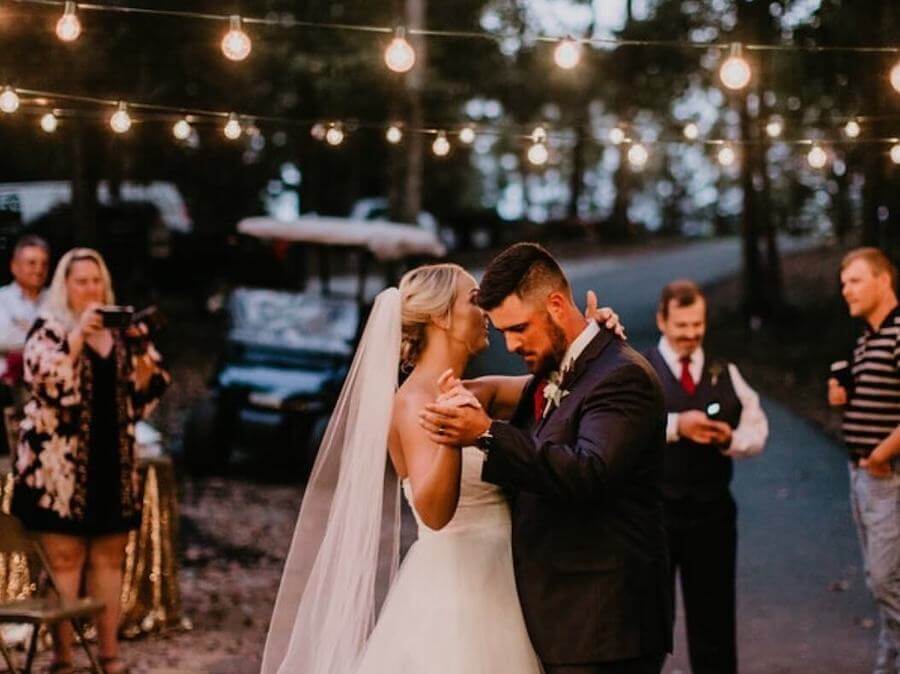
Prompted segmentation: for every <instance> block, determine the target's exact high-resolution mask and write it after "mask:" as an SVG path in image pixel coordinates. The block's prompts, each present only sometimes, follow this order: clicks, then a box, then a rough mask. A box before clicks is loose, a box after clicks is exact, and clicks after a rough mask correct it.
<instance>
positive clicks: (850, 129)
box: [844, 119, 862, 139]
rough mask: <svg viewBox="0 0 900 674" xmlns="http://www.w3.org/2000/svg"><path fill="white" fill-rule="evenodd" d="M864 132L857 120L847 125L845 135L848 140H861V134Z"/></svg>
mask: <svg viewBox="0 0 900 674" xmlns="http://www.w3.org/2000/svg"><path fill="white" fill-rule="evenodd" d="M861 132H862V127H861V126H860V125H859V122H857V121H856V120H855V119H851V120H850V121H849V122H847V124H845V125H844V135H846V136H847V138H851V139H853V138H859V134H860V133H861Z"/></svg>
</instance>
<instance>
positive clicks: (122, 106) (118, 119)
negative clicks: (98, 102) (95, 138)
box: [109, 101, 131, 133]
mask: <svg viewBox="0 0 900 674" xmlns="http://www.w3.org/2000/svg"><path fill="white" fill-rule="evenodd" d="M109 126H110V128H112V130H113V131H115V132H116V133H126V132H127V131H128V129H130V128H131V115H129V114H128V104H127V103H125V101H119V105H118V109H117V110H116V111H115V112H114V113H113V114H112V116H111V117H110V118H109Z"/></svg>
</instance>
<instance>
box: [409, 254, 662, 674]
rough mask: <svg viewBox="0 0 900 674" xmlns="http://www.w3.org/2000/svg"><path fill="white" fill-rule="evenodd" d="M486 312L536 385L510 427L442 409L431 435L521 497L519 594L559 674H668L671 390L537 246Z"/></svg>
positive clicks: (488, 300) (516, 521) (544, 656)
mask: <svg viewBox="0 0 900 674" xmlns="http://www.w3.org/2000/svg"><path fill="white" fill-rule="evenodd" d="M478 298H479V304H480V305H481V307H482V308H483V309H485V310H486V311H487V312H488V315H489V316H490V319H491V321H492V322H493V324H494V327H496V328H497V329H498V330H499V331H500V332H502V333H503V335H504V337H505V339H506V346H507V349H508V350H509V351H511V352H515V353H517V354H519V355H520V356H521V357H522V358H523V359H524V361H525V364H526V365H527V366H528V369H529V371H530V372H531V373H532V374H533V375H534V376H533V377H532V379H531V381H530V383H529V384H528V385H527V386H526V388H525V390H524V393H523V394H522V397H521V399H520V400H519V404H518V408H517V410H516V412H515V414H514V416H513V418H512V420H511V422H510V423H504V422H501V421H494V420H492V419H490V418H489V417H488V416H487V414H486V413H485V412H484V411H483V410H482V409H481V408H480V407H478V408H476V407H470V406H462V407H451V406H446V405H441V404H433V405H430V406H429V408H428V411H427V412H426V413H425V415H424V420H423V424H424V425H425V427H426V428H428V429H430V432H431V435H432V439H433V440H434V441H435V442H439V443H444V444H457V445H459V446H466V445H477V446H479V447H480V448H481V449H482V450H483V451H484V452H485V454H486V459H485V464H484V469H483V473H482V478H483V479H484V480H485V481H487V482H492V483H495V484H499V485H503V486H504V487H507V488H509V489H510V490H511V491H513V492H515V493H516V496H515V499H514V501H513V554H514V558H515V571H516V584H517V586H518V590H519V596H520V600H521V602H522V607H523V611H524V614H525V620H526V623H527V625H528V631H529V635H530V637H531V640H532V642H533V644H534V647H535V650H536V651H537V653H538V655H539V657H540V659H541V661H542V662H543V665H544V669H545V671H546V672H547V674H645V673H647V674H649V673H651V672H652V673H654V674H656V673H658V672H659V671H660V669H661V667H662V663H663V660H664V659H665V655H666V653H668V652H669V651H670V650H671V645H672V622H673V613H672V597H671V590H670V587H671V585H670V582H669V570H668V556H667V552H666V543H665V536H664V533H663V523H662V511H661V503H660V493H659V487H658V483H659V479H660V473H661V468H662V458H663V450H664V448H665V443H666V434H665V422H666V414H665V406H664V402H663V394H662V390H661V387H660V384H659V381H658V379H657V377H656V375H655V374H654V372H653V369H652V368H651V367H650V365H649V364H648V363H647V361H646V360H644V358H643V357H641V356H640V355H639V354H638V353H637V352H635V351H634V350H633V349H632V348H631V347H629V346H628V345H627V344H626V343H625V342H623V341H621V340H620V339H618V338H616V337H615V336H614V335H613V334H612V333H609V332H607V331H605V330H604V329H603V328H600V327H599V326H598V325H597V323H596V322H594V321H587V320H585V318H584V316H583V314H582V313H581V311H579V309H578V307H577V306H576V305H575V302H574V301H573V298H572V290H571V287H570V285H569V283H568V280H567V279H566V277H565V275H564V274H563V272H562V270H561V269H560V267H559V264H558V263H557V262H556V260H555V259H554V258H553V256H551V255H550V253H548V252H547V251H546V250H545V249H544V248H542V247H540V246H538V245H536V244H531V243H520V244H516V245H514V246H511V247H510V248H508V249H507V250H505V251H504V252H503V253H501V254H500V255H498V256H497V257H496V258H494V260H493V261H492V262H491V264H490V265H489V266H488V268H487V271H486V272H485V275H484V279H483V280H482V283H481V287H480V289H479V294H478ZM548 381H549V382H550V384H549V385H547V384H548Z"/></svg>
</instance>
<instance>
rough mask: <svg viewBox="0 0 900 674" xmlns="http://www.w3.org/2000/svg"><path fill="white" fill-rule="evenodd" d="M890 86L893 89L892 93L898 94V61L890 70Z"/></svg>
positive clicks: (899, 80)
mask: <svg viewBox="0 0 900 674" xmlns="http://www.w3.org/2000/svg"><path fill="white" fill-rule="evenodd" d="M891 86H892V87H894V91H896V92H898V93H900V61H897V64H896V65H895V66H894V67H893V68H891Z"/></svg>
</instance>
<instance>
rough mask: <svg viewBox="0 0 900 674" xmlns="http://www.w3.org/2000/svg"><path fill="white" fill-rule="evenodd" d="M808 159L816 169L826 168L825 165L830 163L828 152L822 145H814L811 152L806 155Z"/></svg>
mask: <svg viewBox="0 0 900 674" xmlns="http://www.w3.org/2000/svg"><path fill="white" fill-rule="evenodd" d="M806 161H807V162H809V165H810V166H811V167H812V168H814V169H821V168H825V165H826V164H827V163H828V153H827V152H826V151H825V149H824V148H823V147H822V146H821V145H819V144H816V145H813V146H812V149H811V150H810V151H809V154H807V155H806Z"/></svg>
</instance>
